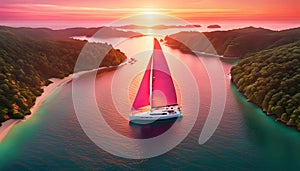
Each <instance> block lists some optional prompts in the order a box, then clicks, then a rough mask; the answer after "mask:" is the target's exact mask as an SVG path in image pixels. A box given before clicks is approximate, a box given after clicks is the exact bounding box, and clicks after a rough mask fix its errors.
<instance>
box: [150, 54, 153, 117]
mask: <svg viewBox="0 0 300 171" xmlns="http://www.w3.org/2000/svg"><path fill="white" fill-rule="evenodd" d="M153 54H154V52H153V53H152V56H151V68H150V71H151V72H150V112H152V101H153V93H152V91H153V87H152V82H153Z"/></svg>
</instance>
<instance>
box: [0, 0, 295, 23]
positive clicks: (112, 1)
mask: <svg viewBox="0 0 300 171" xmlns="http://www.w3.org/2000/svg"><path fill="white" fill-rule="evenodd" d="M0 8H1V10H0V13H1V14H0V24H5V23H45V22H49V23H57V22H70V23H72V22H73V23H74V22H83V23H87V22H93V21H101V22H103V23H105V22H110V21H113V20H117V19H119V18H123V17H127V16H132V15H136V14H145V13H146V14H152V13H154V14H156V13H158V14H167V15H172V16H175V17H180V18H183V19H185V20H188V21H203V20H212V21H218V20H257V21H258V20H259V21H278V22H280V21H292V22H299V18H300V12H299V11H300V0H251V1H241V0H185V1H182V0H172V1H171V0H169V1H162V0H151V1H149V0H139V1H137V0H64V1H63V0H61V1H58V0H1V5H0Z"/></svg>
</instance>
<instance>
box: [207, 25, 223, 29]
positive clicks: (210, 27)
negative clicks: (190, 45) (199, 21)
mask: <svg viewBox="0 0 300 171" xmlns="http://www.w3.org/2000/svg"><path fill="white" fill-rule="evenodd" d="M207 28H209V29H218V28H221V26H220V25H217V24H213V25H209V26H207Z"/></svg>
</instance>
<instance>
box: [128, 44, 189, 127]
mask: <svg viewBox="0 0 300 171" xmlns="http://www.w3.org/2000/svg"><path fill="white" fill-rule="evenodd" d="M146 106H150V110H149V108H148V110H146V111H142V112H140V109H141V108H145V107H146ZM131 111H132V112H135V113H132V115H131V116H129V120H130V121H156V120H165V119H173V118H178V117H182V116H183V115H182V108H181V107H180V106H179V105H178V103H177V95H176V90H175V86H174V82H173V80H172V77H171V73H170V69H169V67H168V64H167V61H166V58H165V55H164V53H163V51H162V48H161V46H160V44H159V41H158V40H157V39H156V38H154V50H153V53H152V56H151V58H150V60H149V62H148V65H147V68H146V71H145V73H144V75H143V78H142V81H141V84H140V87H139V89H138V92H137V94H136V97H135V99H134V102H133V104H132V107H131Z"/></svg>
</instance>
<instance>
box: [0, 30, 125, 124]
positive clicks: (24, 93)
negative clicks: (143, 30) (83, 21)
mask: <svg viewBox="0 0 300 171" xmlns="http://www.w3.org/2000/svg"><path fill="white" fill-rule="evenodd" d="M96 31H97V30H96V29H94V28H93V29H84V28H80V29H79V28H76V29H65V30H51V29H32V28H12V27H5V26H1V27H0V101H1V103H0V125H1V123H2V122H4V121H7V120H9V119H23V118H24V116H26V115H30V114H31V111H30V109H31V108H32V107H33V106H34V104H35V102H36V98H37V97H38V96H40V95H41V94H42V93H43V89H42V87H43V86H47V85H49V84H51V81H50V80H49V79H50V78H64V77H66V76H68V75H70V74H72V73H73V70H74V66H75V63H76V60H77V58H78V55H79V54H80V52H81V49H82V48H83V47H84V46H85V45H89V46H92V47H94V48H96V49H99V53H101V52H102V53H104V54H106V55H105V58H104V60H103V61H102V63H101V64H100V66H96V67H103V66H118V65H119V64H120V63H122V62H123V61H125V60H126V56H125V54H124V53H123V52H121V51H120V50H118V49H114V48H113V47H112V46H111V45H108V44H102V43H88V42H86V41H79V40H73V39H71V38H69V37H70V36H78V35H82V34H86V33H87V34H93V33H95V32H96ZM118 33H119V34H120V33H121V31H118ZM124 34H125V35H128V32H124ZM90 55H91V56H93V55H98V54H90Z"/></svg>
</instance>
